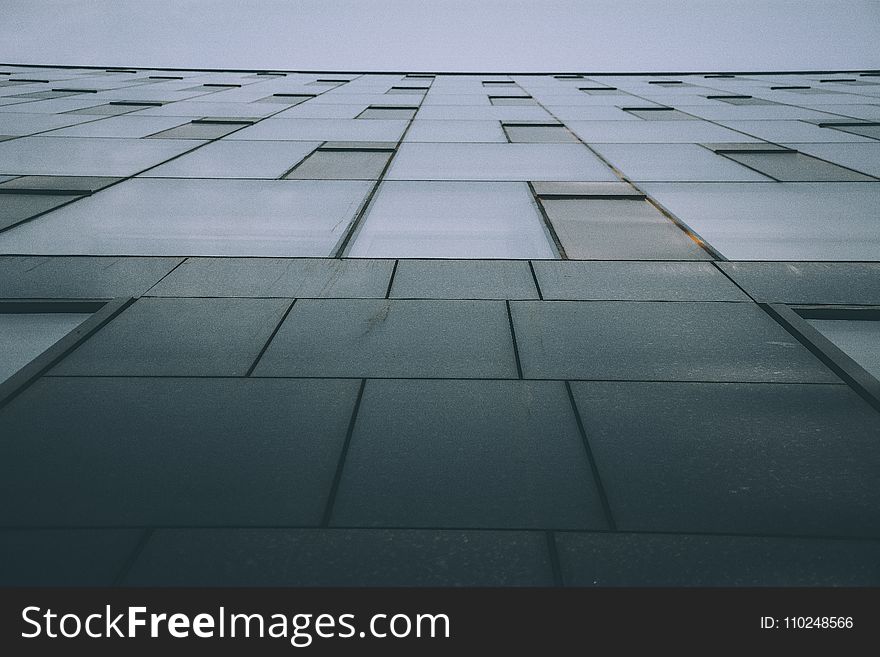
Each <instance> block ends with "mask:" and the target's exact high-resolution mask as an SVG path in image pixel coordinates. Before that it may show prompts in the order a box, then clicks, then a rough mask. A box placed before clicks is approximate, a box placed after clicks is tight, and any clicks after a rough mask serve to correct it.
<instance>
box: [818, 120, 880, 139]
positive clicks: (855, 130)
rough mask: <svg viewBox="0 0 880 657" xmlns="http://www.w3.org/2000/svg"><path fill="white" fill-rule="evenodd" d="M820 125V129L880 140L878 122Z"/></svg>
mask: <svg viewBox="0 0 880 657" xmlns="http://www.w3.org/2000/svg"><path fill="white" fill-rule="evenodd" d="M818 125H819V127H820V128H832V129H833V130H840V131H841V132H848V133H850V134H852V135H861V136H862V137H871V138H873V139H880V122H877V121H827V122H822V123H819V124H818Z"/></svg>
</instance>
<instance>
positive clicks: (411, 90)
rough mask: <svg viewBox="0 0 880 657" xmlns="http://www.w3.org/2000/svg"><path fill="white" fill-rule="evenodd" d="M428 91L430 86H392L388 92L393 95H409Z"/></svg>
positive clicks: (422, 93)
mask: <svg viewBox="0 0 880 657" xmlns="http://www.w3.org/2000/svg"><path fill="white" fill-rule="evenodd" d="M427 92H428V87H391V88H390V89H389V90H388V91H386V92H385V93H386V94H391V95H407V94H410V95H411V94H419V95H424V94H426V93H427Z"/></svg>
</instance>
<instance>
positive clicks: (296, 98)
mask: <svg viewBox="0 0 880 657" xmlns="http://www.w3.org/2000/svg"><path fill="white" fill-rule="evenodd" d="M314 97H315V94H272V95H271V96H266V97H265V98H260V99H259V100H255V101H254V102H255V103H279V104H281V105H291V106H293V105H299V104H300V103H304V102H306V101H307V100H311V99H312V98H314Z"/></svg>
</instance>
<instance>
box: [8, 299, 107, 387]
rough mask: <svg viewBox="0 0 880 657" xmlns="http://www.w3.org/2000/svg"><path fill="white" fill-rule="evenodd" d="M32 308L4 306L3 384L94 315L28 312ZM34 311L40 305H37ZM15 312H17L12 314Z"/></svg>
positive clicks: (86, 313)
mask: <svg viewBox="0 0 880 657" xmlns="http://www.w3.org/2000/svg"><path fill="white" fill-rule="evenodd" d="M27 306H28V304H15V305H14V306H12V305H11V304H0V342H2V343H3V349H0V383H2V382H3V381H6V380H7V379H8V378H9V377H11V376H12V375H13V374H15V373H16V372H18V371H19V370H20V369H21V368H22V367H24V366H25V365H27V364H28V363H30V362H31V361H32V360H33V359H34V358H36V357H37V356H39V355H40V354H41V353H43V352H44V351H46V349H48V348H49V347H51V346H52V345H53V344H55V343H56V342H58V341H59V340H60V339H61V338H63V337H64V336H65V335H67V334H68V333H70V332H71V331H72V330H73V329H75V328H76V327H77V326H79V325H80V324H82V323H83V322H84V321H86V320H87V319H88V318H89V317H91V315H92V313H90V312H81V313H80V312H51V311H48V312H47V311H46V309H45V308H40V310H35V311H34V312H28V311H27ZM33 306H34V308H35V309H36V308H37V307H38V304H33ZM13 309H14V311H13V312H10V311H12V310H13Z"/></svg>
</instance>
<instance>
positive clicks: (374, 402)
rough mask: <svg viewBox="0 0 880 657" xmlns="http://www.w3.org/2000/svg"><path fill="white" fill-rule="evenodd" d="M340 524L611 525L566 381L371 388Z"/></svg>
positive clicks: (345, 480) (343, 490)
mask: <svg viewBox="0 0 880 657" xmlns="http://www.w3.org/2000/svg"><path fill="white" fill-rule="evenodd" d="M331 524H334V525H341V526H346V527H350V526H367V527H369V526H379V527H454V528H465V527H478V528H499V529H500V528H508V529H523V528H531V529H537V528H568V529H576V528H580V529H588V528H593V529H601V528H604V527H606V524H605V518H604V515H603V513H602V507H601V505H600V502H599V497H598V494H597V490H596V485H595V482H594V481H593V477H592V473H591V471H590V465H589V461H588V460H587V454H586V451H585V449H584V445H583V442H582V439H581V436H580V434H579V432H578V429H577V425H576V423H575V416H574V413H573V411H572V408H571V404H570V402H569V399H568V395H567V393H566V390H565V386H564V384H562V383H559V382H532V381H527V382H522V381H509V382H505V381H368V382H367V385H366V389H365V390H364V397H363V400H362V402H361V407H360V411H359V413H358V419H357V422H356V424H355V427H354V433H353V435H352V439H351V446H350V447H349V450H348V457H347V458H346V462H345V467H344V469H343V472H342V480H341V482H340V485H339V493H338V496H337V498H336V504H335V506H334V509H333V515H332V518H331Z"/></svg>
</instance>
